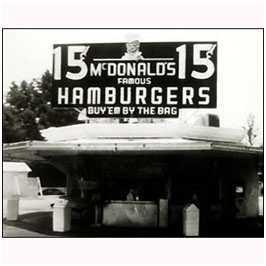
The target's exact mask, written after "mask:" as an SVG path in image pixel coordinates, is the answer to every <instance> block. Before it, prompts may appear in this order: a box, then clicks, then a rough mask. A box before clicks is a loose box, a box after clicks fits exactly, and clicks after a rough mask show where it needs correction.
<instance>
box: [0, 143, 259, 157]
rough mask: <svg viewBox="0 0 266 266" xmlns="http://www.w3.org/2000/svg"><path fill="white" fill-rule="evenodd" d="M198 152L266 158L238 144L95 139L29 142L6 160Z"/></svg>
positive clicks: (12, 149)
mask: <svg viewBox="0 0 266 266" xmlns="http://www.w3.org/2000/svg"><path fill="white" fill-rule="evenodd" d="M197 151H209V152H211V153H215V154H217V153H223V154H227V155H238V156H239V155H251V156H254V157H261V156H263V149H262V148H256V147H250V146H245V145H242V144H235V143H223V142H212V141H192V140H184V139H94V140H87V141H86V142H82V141H80V142H70V143H68V142H49V141H28V142H19V143H12V144H4V150H3V155H4V160H22V161H46V160H47V158H49V157H56V156H75V155H93V154H99V155H108V154H111V155H115V154H136V155H137V154H175V153H176V154H177V153H178V154H180V153H192V152H197Z"/></svg>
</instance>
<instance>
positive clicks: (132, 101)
mask: <svg viewBox="0 0 266 266" xmlns="http://www.w3.org/2000/svg"><path fill="white" fill-rule="evenodd" d="M130 48H132V47H130V46H129V45H128V44H127V45H126V44H124V43H111V44H110V43H108V44H107V43H101V44H95V43H93V44H67V45H66V44H57V45H54V61H53V98H52V105H53V107H62V108H70V107H75V108H77V107H78V108H87V110H88V111H87V112H88V113H87V115H88V116H89V117H177V116H178V110H179V109H180V108H215V107H216V103H217V99H216V81H217V43H216V42H165V43H140V44H139V45H138V47H137V49H135V51H134V47H133V50H132V51H133V53H131V51H130ZM135 48H136V47H135Z"/></svg>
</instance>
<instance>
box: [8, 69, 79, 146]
mask: <svg viewBox="0 0 266 266" xmlns="http://www.w3.org/2000/svg"><path fill="white" fill-rule="evenodd" d="M51 98H52V75H51V73H50V72H49V71H46V72H45V73H44V74H43V75H42V77H41V79H40V80H36V79H33V80H32V82H30V83H27V82H26V81H22V82H21V84H20V85H19V86H18V85H17V84H16V83H15V82H12V83H11V86H10V91H9V92H8V94H7V97H6V103H5V104H4V108H3V111H4V112H3V127H4V128H3V129H4V134H3V135H4V139H3V141H4V142H7V143H8V142H14V141H24V140H41V139H43V138H42V136H41V134H40V132H39V130H41V129H45V128H48V127H58V126H66V125H71V124H76V123H79V122H78V121H77V115H78V113H77V112H76V111H74V110H73V109H70V110H62V109H54V108H52V106H51Z"/></svg>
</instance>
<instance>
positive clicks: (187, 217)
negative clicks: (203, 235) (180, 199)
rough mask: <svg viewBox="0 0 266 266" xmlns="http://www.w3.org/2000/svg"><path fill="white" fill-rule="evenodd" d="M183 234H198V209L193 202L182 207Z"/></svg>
mask: <svg viewBox="0 0 266 266" xmlns="http://www.w3.org/2000/svg"><path fill="white" fill-rule="evenodd" d="M183 234H184V235H185V236H198V235H199V209H198V208H197V207H196V205H194V204H188V205H186V206H185V207H184V209H183Z"/></svg>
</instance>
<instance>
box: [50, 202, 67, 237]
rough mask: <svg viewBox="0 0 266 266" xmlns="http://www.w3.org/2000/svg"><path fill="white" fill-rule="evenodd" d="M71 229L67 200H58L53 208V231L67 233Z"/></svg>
mask: <svg viewBox="0 0 266 266" xmlns="http://www.w3.org/2000/svg"><path fill="white" fill-rule="evenodd" d="M70 229H71V207H70V206H69V202H68V200H64V199H60V200H58V201H56V202H55V204H54V208H53V231H54V232H67V231H70Z"/></svg>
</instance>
